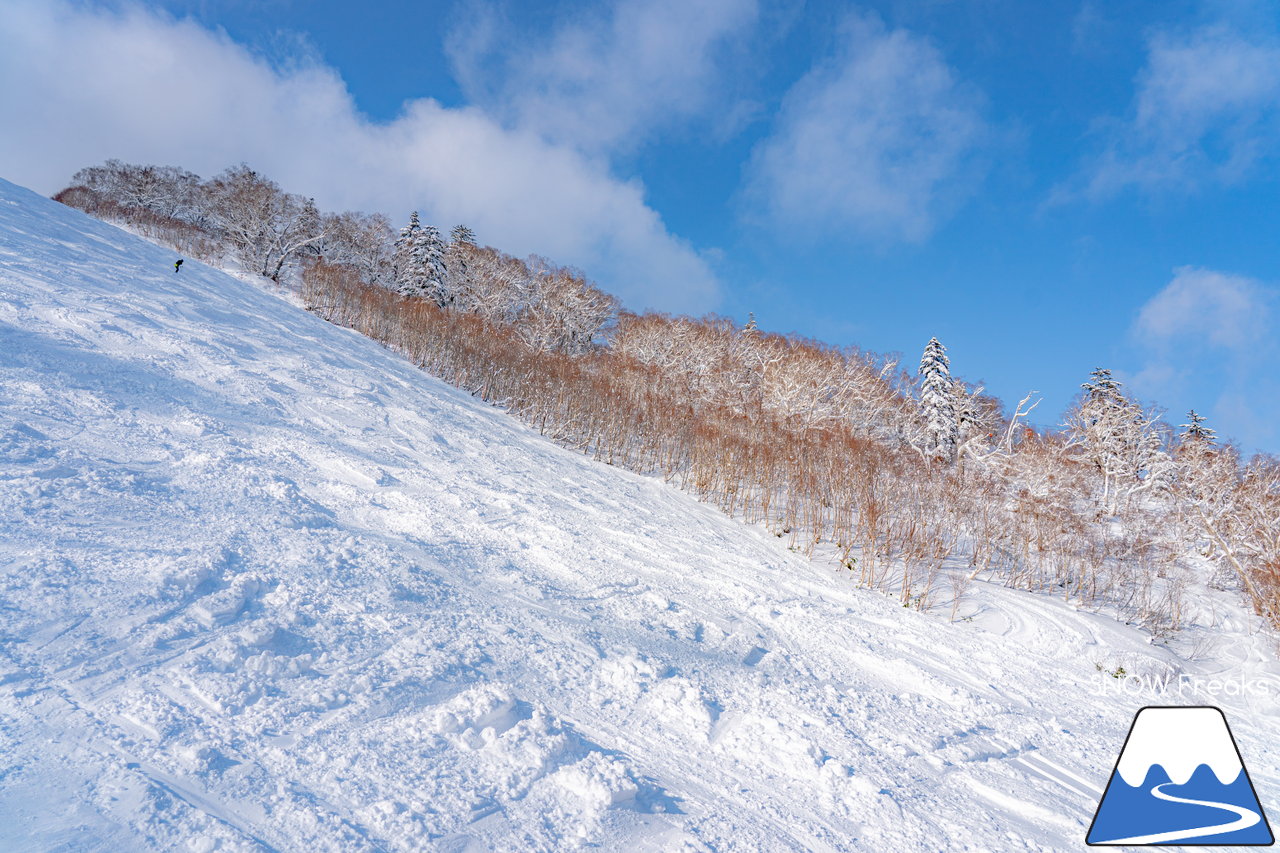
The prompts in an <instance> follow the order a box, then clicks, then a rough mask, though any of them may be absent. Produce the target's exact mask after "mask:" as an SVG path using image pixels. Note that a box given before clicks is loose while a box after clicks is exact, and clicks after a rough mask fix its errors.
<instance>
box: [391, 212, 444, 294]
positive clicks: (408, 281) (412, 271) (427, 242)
mask: <svg viewBox="0 0 1280 853" xmlns="http://www.w3.org/2000/svg"><path fill="white" fill-rule="evenodd" d="M394 267H395V284H396V290H397V291H398V292H399V293H400V294H401V295H402V296H411V297H414V298H416V299H430V300H431V301H432V302H435V303H436V304H437V305H439V306H440V307H442V308H444V307H446V306H448V305H449V304H450V303H451V302H452V301H453V299H452V296H451V294H450V293H449V289H448V287H447V286H446V284H445V264H444V241H443V240H441V239H440V231H439V230H438V229H437V228H436V227H435V226H434V225H423V224H422V223H421V221H419V219H418V212H417V211H416V210H415V211H414V212H413V213H411V214H409V224H408V225H406V226H405V227H404V228H401V229H400V236H398V237H397V238H396V246H395V254H394Z"/></svg>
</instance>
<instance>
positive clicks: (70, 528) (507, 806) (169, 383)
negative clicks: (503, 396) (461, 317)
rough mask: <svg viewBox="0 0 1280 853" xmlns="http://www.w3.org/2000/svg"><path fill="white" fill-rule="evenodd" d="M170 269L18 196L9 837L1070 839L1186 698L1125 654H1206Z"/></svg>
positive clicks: (13, 217) (10, 508) (1270, 761)
mask: <svg viewBox="0 0 1280 853" xmlns="http://www.w3.org/2000/svg"><path fill="white" fill-rule="evenodd" d="M173 261H174V255H172V254H171V253H170V252H168V251H166V250H164V249H162V248H159V247H157V246H154V245H152V244H150V243H147V242H145V241H143V240H141V239H138V238H136V237H134V236H131V235H129V234H127V233H125V232H123V231H121V230H119V229H116V228H114V227H111V226H109V225H106V224H104V223H101V222H97V221H94V220H92V219H89V218H88V217H85V216H83V215H81V214H80V213H78V212H76V211H74V210H70V209H68V208H65V207H62V206H60V205H58V204H55V203H53V202H51V201H49V200H47V199H43V198H41V197H39V196H36V195H34V194H32V193H30V192H28V191H26V190H23V189H21V188H19V187H15V186H13V185H12V184H8V183H5V182H2V181H0V590H2V591H0V756H3V758H4V760H3V761H0V848H4V849H24V850H25V849H76V850H104V851H106V850H126V849H127V850H193V851H209V850H264V849H265V850H272V849H279V850H317V851H323V850H342V851H360V850H424V849H437V850H445V851H464V850H520V851H533V850H565V849H574V848H577V847H586V846H595V847H600V848H603V849H612V850H623V849H625V850H845V849H870V850H888V849H892V850H902V851H908V850H929V851H933V850H937V849H940V848H941V847H944V846H947V845H951V846H952V847H954V848H956V849H964V848H967V849H981V850H1014V849H1078V847H1079V845H1080V842H1081V840H1082V839H1083V837H1084V832H1085V830H1086V828H1087V826H1088V822H1089V819H1090V817H1091V815H1092V812H1093V808H1094V805H1095V803H1096V798H1097V794H1098V792H1099V791H1098V790H1097V789H1100V787H1101V785H1102V783H1103V782H1104V781H1105V779H1106V778H1107V774H1108V773H1109V771H1110V769H1111V767H1112V765H1113V762H1114V760H1115V751H1116V750H1117V749H1118V748H1119V744H1120V742H1121V741H1122V740H1123V736H1124V732H1125V731H1126V729H1127V727H1128V724H1129V720H1130V718H1131V716H1132V713H1133V711H1134V710H1135V709H1136V707H1137V706H1139V705H1141V704H1153V703H1151V702H1150V701H1142V700H1141V699H1140V698H1136V697H1133V696H1127V695H1123V694H1117V693H1114V692H1112V693H1107V692H1100V691H1099V689H1098V688H1099V685H1100V684H1101V685H1102V686H1108V682H1110V681H1112V679H1106V678H1104V677H1103V676H1101V675H1100V674H1099V672H1098V669H1099V667H1098V665H1097V662H1110V661H1111V660H1112V659H1113V658H1114V656H1116V655H1123V656H1124V660H1125V662H1126V668H1127V669H1129V670H1131V671H1136V668H1137V667H1138V666H1139V664H1144V662H1145V664H1149V665H1151V666H1153V667H1154V666H1156V665H1158V664H1164V663H1170V662H1176V661H1175V660H1174V659H1173V658H1172V657H1171V656H1170V654H1169V653H1168V652H1166V651H1164V650H1161V649H1157V648H1153V647H1151V646H1150V645H1148V643H1147V642H1146V639H1145V638H1144V637H1143V636H1142V635H1140V634H1138V633H1137V632H1136V631H1134V630H1132V629H1129V628H1126V627H1124V626H1120V625H1116V624H1114V623H1111V622H1110V621H1108V620H1106V619H1102V618H1099V617H1096V616H1092V615H1090V614H1087V613H1080V612H1076V611H1075V610H1074V609H1072V608H1070V607H1067V606H1065V605H1063V604H1061V603H1060V602H1057V601H1054V600H1050V599H1047V598H1038V597H1032V596H1026V595H1018V594H1015V593H1011V592H1009V591H1007V590H1004V589H1002V588H1000V587H988V586H986V585H979V586H980V587H981V588H980V589H979V592H978V593H977V595H976V597H975V599H974V600H975V603H976V605H977V607H978V609H979V611H980V612H981V614H983V615H982V616H981V618H977V619H975V620H974V621H972V622H969V623H964V624H958V625H948V624H947V623H946V621H945V619H943V618H938V617H936V616H932V615H928V614H919V613H915V612H911V611H907V610H904V609H903V608H901V607H899V606H897V605H896V604H895V603H894V602H893V601H891V600H889V599H886V598H884V597H882V596H879V595H877V594H874V593H870V592H866V591H860V590H856V589H854V588H853V587H852V584H851V583H850V581H849V579H848V577H847V575H841V574H838V573H836V572H834V571H832V569H831V568H830V567H827V566H823V565H820V564H813V563H809V562H808V561H806V560H804V559H802V558H801V557H799V556H798V555H796V554H793V553H789V552H788V551H787V549H786V547H785V545H784V543H782V542H781V541H780V540H777V539H775V538H774V537H771V536H767V535H765V534H763V533H762V532H761V531H758V530H754V529H752V528H748V527H744V526H742V525H740V524H738V523H736V522H734V521H733V520H731V519H728V518H725V517H723V516H722V515H720V514H719V513H717V512H716V511H714V510H712V509H710V508H708V507H706V506H703V505H700V504H698V503H696V502H694V501H693V500H691V499H690V498H689V497H688V496H686V495H684V494H681V493H679V492H677V491H676V490H674V489H672V488H669V487H666V486H664V485H663V484H661V483H659V482H655V481H653V480H650V479H646V478H643V477H639V476H634V475H631V474H629V473H626V472H622V471H618V470H616V469H613V468H609V467H607V466H603V465H598V464H595V463H592V462H591V461H589V460H587V459H586V458H584V457H582V456H580V455H577V454H575V453H573V452H571V451H568V450H564V449H561V448H558V447H555V446H553V445H551V444H549V443H547V442H545V441H543V440H542V439H541V438H539V437H538V436H537V435H536V433H534V432H532V431H530V430H528V429H526V428H524V427H523V426H521V425H520V424H518V423H516V422H515V421H513V420H512V419H510V418H509V417H507V416H505V415H504V414H502V413H501V412H499V411H497V410H495V409H493V408H489V407H486V406H484V405H481V404H479V403H477V402H476V401H475V400H473V399H472V398H470V397H468V396H466V395H465V394H462V393H460V392H458V391H456V390H453V389H450V388H447V387H445V386H443V385H442V384H440V383H439V382H437V381H435V380H433V379H431V378H430V377H428V376H425V375H423V374H422V373H420V372H418V371H416V370H415V369H413V368H412V367H410V366H409V365H408V364H406V363H405V362H404V361H402V360H401V359H399V358H398V357H396V356H395V355H394V354H392V353H389V352H387V351H386V350H384V349H382V348H381V347H379V346H378V345H377V344H375V343H373V342H371V341H369V340H366V339H363V338H361V337H359V336H358V335H356V334H354V333H352V332H349V331H345V330H341V329H338V328H335V327H332V326H329V325H327V324H325V323H324V322H322V321H320V320H319V319H317V318H315V317H313V316H311V315H309V314H307V313H306V312H304V311H302V310H300V309H299V308H298V306H297V305H295V304H293V303H292V302H291V301H290V300H289V299H288V298H286V297H284V296H281V295H279V294H277V293H274V292H273V291H272V290H271V289H270V287H269V286H266V287H264V286H262V285H261V284H259V283H255V282H246V281H241V280H239V279H237V278H234V277H231V276H229V275H226V274H224V273H222V272H219V271H217V270H214V269H211V268H209V267H206V266H204V265H202V264H199V263H194V262H188V263H186V264H184V266H183V269H182V271H181V273H177V274H175V273H174V272H173ZM1214 606H1215V607H1216V608H1217V610H1216V612H1217V613H1218V614H1219V616H1221V614H1225V613H1232V612H1238V610H1237V611H1232V610H1230V609H1229V608H1227V607H1224V606H1223V605H1222V602H1221V601H1218V602H1217V603H1216V604H1215V605H1214ZM1232 624H1233V625H1235V626H1236V627H1235V628H1232V629H1231V630H1235V631H1236V633H1234V634H1228V633H1223V634H1222V636H1224V637H1229V638H1230V640H1231V642H1230V643H1229V644H1225V645H1226V646H1227V647H1229V648H1230V649H1231V654H1233V655H1236V656H1237V657H1235V658H1233V659H1232V660H1231V661H1229V662H1228V663H1229V665H1230V666H1231V667H1232V670H1231V671H1232V672H1233V673H1236V672H1239V673H1241V674H1242V675H1247V677H1248V678H1249V679H1251V683H1253V684H1258V685H1262V688H1261V689H1263V690H1272V691H1274V692H1272V693H1271V694H1270V697H1271V698H1270V700H1269V701H1258V700H1255V699H1254V698H1251V697H1244V696H1241V697H1238V698H1236V699H1232V700H1224V702H1223V703H1222V704H1224V707H1228V713H1229V715H1230V716H1231V719H1232V727H1233V730H1234V731H1235V733H1236V736H1237V738H1238V739H1239V742H1240V745H1241V749H1242V750H1244V751H1245V754H1246V756H1247V757H1248V760H1249V763H1250V767H1251V769H1252V770H1253V771H1254V774H1255V775H1254V778H1255V779H1256V780H1257V783H1258V786H1259V794H1260V795H1262V796H1263V798H1264V801H1265V799H1266V796H1267V795H1268V793H1270V794H1273V795H1274V794H1275V793H1277V791H1278V790H1280V784H1277V778H1280V777H1278V774H1277V772H1276V769H1275V768H1276V766H1277V758H1278V757H1280V752H1278V750H1280V746H1277V740H1276V739H1275V738H1274V737H1273V735H1274V732H1275V726H1276V725H1277V717H1276V716H1275V714H1276V711H1275V708H1276V707H1277V703H1276V702H1275V697H1277V696H1280V689H1277V685H1280V677H1277V674H1276V672H1275V670H1274V668H1273V667H1272V663H1271V660H1272V659H1271V658H1269V657H1267V656H1265V655H1262V654H1261V653H1260V652H1258V651H1257V650H1258V648H1260V646H1259V643H1260V642H1261V641H1260V640H1257V639H1256V638H1251V637H1249V636H1248V634H1247V626H1248V625H1249V624H1250V623H1248V622H1247V620H1245V619H1243V618H1240V619H1237V620H1236V621H1235V622H1233V623H1232ZM1223 630H1225V629H1223ZM1210 665H1218V666H1226V665H1227V663H1223V662H1221V661H1216V662H1215V661H1210V662H1209V663H1207V664H1205V666H1210ZM1256 695H1257V694H1253V696H1256ZM1091 786H1092V787H1091Z"/></svg>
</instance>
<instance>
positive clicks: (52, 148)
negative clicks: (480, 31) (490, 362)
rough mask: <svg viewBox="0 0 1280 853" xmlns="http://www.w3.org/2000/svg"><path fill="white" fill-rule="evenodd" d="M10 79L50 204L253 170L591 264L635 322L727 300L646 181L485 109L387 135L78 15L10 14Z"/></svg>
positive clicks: (231, 55) (227, 63)
mask: <svg viewBox="0 0 1280 853" xmlns="http://www.w3.org/2000/svg"><path fill="white" fill-rule="evenodd" d="M0 76H2V77H3V79H5V80H10V81H22V85H20V86H16V85H7V86H5V87H3V88H0V116H3V119H4V123H5V124H6V126H7V129H6V132H5V133H4V134H0V162H2V163H4V168H5V170H6V175H5V176H6V177H8V178H9V179H10V180H16V181H19V182H22V183H27V184H29V185H32V186H33V187H34V188H36V189H38V190H40V191H43V192H52V191H53V190H55V189H57V188H59V187H60V186H61V185H62V184H63V183H65V181H66V180H67V179H68V178H69V177H70V175H71V173H72V172H74V171H75V170H76V169H77V168H79V167H81V166H85V165H90V164H91V163H96V162H100V161H101V160H104V159H107V158H109V157H116V158H119V159H123V160H130V161H135V162H155V163H168V164H173V165H181V166H184V167H186V168H189V169H192V170H194V171H197V172H200V173H201V174H204V175H209V174H212V173H214V172H217V171H220V170H221V169H222V168H224V167H226V166H228V165H231V164H233V163H236V162H240V161H245V162H248V163H249V164H250V165H252V166H253V167H255V168H257V169H260V170H261V171H262V172H264V173H265V174H267V175H269V176H271V177H272V178H274V179H276V180H277V181H279V182H280V183H281V184H282V185H283V186H284V187H285V188H286V189H290V190H293V191H296V192H303V193H308V194H314V195H315V197H316V199H317V201H318V202H319V203H320V204H321V205H322V206H325V207H334V208H355V209H364V210H380V211H383V212H386V213H388V214H390V215H391V216H392V217H393V220H398V219H399V218H400V216H401V215H407V213H408V211H409V210H410V209H411V208H421V209H422V210H423V212H424V213H425V214H426V215H427V216H428V218H429V219H432V220H435V221H438V222H440V223H441V224H442V225H446V226H447V225H450V224H453V223H454V222H466V223H468V224H470V225H471V226H472V227H474V228H475V229H476V230H477V232H478V233H479V235H480V237H481V239H482V240H483V241H485V242H491V243H493V244H495V245H497V246H499V247H500V248H503V249H505V250H507V251H511V252H513V253H516V254H525V253H530V252H537V253H539V254H544V255H546V256H548V257H551V258H553V259H555V260H557V261H560V262H562V263H570V264H574V265H576V266H579V267H582V268H583V269H585V270H586V271H587V272H588V274H590V275H592V276H594V277H596V278H597V279H599V280H600V282H601V283H602V284H603V285H604V286H605V287H606V288H608V289H610V290H612V291H614V292H615V293H617V294H618V295H620V296H621V297H622V298H623V299H624V300H626V302H627V303H628V305H629V306H631V307H635V308H642V307H657V308H662V309H664V310H674V311H691V312H699V311H704V310H708V309H710V308H714V307H715V305H716V304H717V302H718V299H719V295H718V283H717V282H716V279H715V277H714V275H713V273H712V272H711V270H710V268H709V267H708V265H707V263H706V262H705V261H704V259H703V258H702V257H701V256H700V255H699V254H698V253H697V251H695V250H694V249H693V247H691V246H690V245H689V244H688V243H687V242H686V241H684V240H681V239H680V238H678V237H677V236H675V235H673V234H671V233H670V232H669V231H668V230H667V228H666V226H665V225H664V224H663V222H662V219H661V217H660V216H659V215H658V213H657V212H656V211H655V210H653V209H652V208H651V207H649V206H648V205H647V204H646V202H645V198H644V191H643V187H642V186H641V185H640V184H639V183H638V182H635V181H626V180H620V179H619V178H617V177H616V176H614V175H613V174H611V172H610V171H609V169H608V167H607V165H606V164H604V163H602V162H600V161H598V160H596V159H593V158H590V157H588V156H585V155H584V154H582V153H580V152H579V151H577V150H574V149H573V148H571V147H568V146H565V145H560V144H556V143H555V142H554V141H549V140H547V139H545V138H544V137H542V136H540V135H539V134H537V133H535V132H534V131H532V130H528V129H523V128H520V127H510V126H504V125H502V124H500V123H499V122H498V121H496V120H495V119H494V118H492V117H491V116H489V115H488V114H486V113H485V112H484V111H482V110H480V109H478V108H475V107H463V108H447V107H444V106H442V105H441V104H439V103H437V102H436V101H434V100H430V99H423V100H418V101H413V102H410V103H408V104H406V107H405V110H404V112H403V114H402V115H401V116H400V117H399V118H397V119H396V120H395V121H392V122H390V123H387V124H374V123H371V122H369V121H368V120H366V119H365V118H363V117H362V116H361V115H360V114H359V113H358V111H357V110H356V108H355V105H354V103H353V101H352V98H351V96H350V94H349V92H348V91H347V89H346V86H345V84H344V83H343V82H342V80H341V79H340V77H339V76H338V74H337V73H336V72H335V71H334V70H333V69H331V68H327V67H324V66H321V65H317V64H315V63H302V64H298V65H296V66H295V67H285V68H283V69H277V68H273V67H271V66H270V65H269V64H268V63H267V62H266V61H265V60H263V59H261V58H258V57H255V56H253V55H252V54H250V53H249V52H248V51H247V50H245V49H244V48H243V47H241V46H239V45H237V44H235V43H234V42H232V41H231V40H230V39H229V38H228V37H227V36H226V35H225V34H222V33H216V32H212V31H210V30H207V29H205V28H203V27H201V26H199V25H198V24H195V23H193V22H191V21H189V20H178V19H174V18H171V17H169V16H166V15H163V14H159V13H155V12H152V11H148V10H144V9H142V8H140V7H137V6H126V7H124V8H123V9H122V10H121V11H118V12H117V11H108V10H104V9H101V8H94V7H84V6H81V5H73V4H70V3H68V2H64V0H48V2H33V0H14V2H10V3H7V4H6V10H5V14H4V15H3V16H0Z"/></svg>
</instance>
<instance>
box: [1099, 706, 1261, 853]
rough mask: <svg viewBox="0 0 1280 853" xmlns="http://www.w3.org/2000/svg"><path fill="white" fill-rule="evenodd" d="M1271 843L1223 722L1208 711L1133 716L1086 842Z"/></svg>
mask: <svg viewBox="0 0 1280 853" xmlns="http://www.w3.org/2000/svg"><path fill="white" fill-rule="evenodd" d="M1274 842H1275V837H1274V836H1273V835H1272V834H1271V826H1270V825H1269V824H1268V823H1267V816H1266V814H1265V813H1264V812H1263V811H1262V805H1261V803H1259V802H1258V795H1257V793H1256V792H1255V791H1254V789H1253V782H1252V781H1250V779H1249V772H1248V771H1247V770H1245V767H1244V760H1243V759H1242V758H1241V757H1240V750H1239V748H1238V747H1237V746H1236V741H1235V738H1233V737H1232V736H1231V729H1230V728H1229V727H1228V726H1227V718H1226V716H1224V715H1223V713H1222V711H1221V710H1219V709H1218V708H1214V707H1211V706H1182V707H1160V706H1151V707H1146V708H1143V709H1141V710H1140V711H1138V713H1137V715H1135V716H1134V718H1133V725H1132V726H1131V727H1130V728H1129V736H1128V737H1127V738H1125V741H1124V747H1123V748H1122V749H1121V750H1120V758H1119V759H1118V760H1117V761H1116V766H1115V769H1114V770H1112V771H1111V778H1110V780H1108V781H1107V789H1106V791H1105V792H1103V794H1102V801H1101V802H1099V803H1098V811H1097V813H1096V814H1095V815H1094V816H1093V823H1092V824H1091V825H1090V826H1089V834H1088V835H1087V836H1086V837H1085V843H1087V844H1089V845H1091V846H1093V845H1122V844H1123V845H1133V846H1141V845H1162V844H1183V845H1213V846H1217V845H1226V844H1230V845H1240V846H1267V845H1270V844H1273V843H1274Z"/></svg>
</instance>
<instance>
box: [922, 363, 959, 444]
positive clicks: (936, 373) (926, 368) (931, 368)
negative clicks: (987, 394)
mask: <svg viewBox="0 0 1280 853" xmlns="http://www.w3.org/2000/svg"><path fill="white" fill-rule="evenodd" d="M918 373H919V374H920V411H921V414H922V415H923V416H924V429H925V448H924V449H925V452H926V453H927V454H929V455H930V456H933V457H934V458H937V459H943V460H946V461H947V462H950V461H951V460H953V459H955V452H956V442H957V441H958V439H959V437H960V430H959V427H958V425H957V423H956V397H955V388H954V380H952V378H951V362H950V360H949V359H948V358H947V348H946V347H944V346H943V345H942V344H941V343H939V342H938V339H937V338H930V339H929V343H928V345H927V346H926V347H925V348H924V355H923V356H921V358H920V369H919V371H918Z"/></svg>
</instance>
